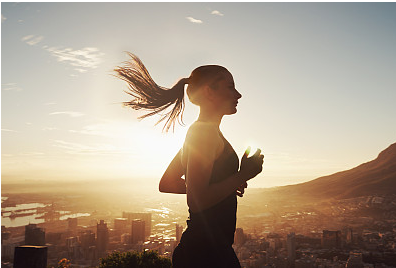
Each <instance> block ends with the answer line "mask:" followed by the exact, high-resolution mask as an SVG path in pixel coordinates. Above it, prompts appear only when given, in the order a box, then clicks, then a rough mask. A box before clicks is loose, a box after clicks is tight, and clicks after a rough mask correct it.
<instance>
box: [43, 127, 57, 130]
mask: <svg viewBox="0 0 396 268" xmlns="http://www.w3.org/2000/svg"><path fill="white" fill-rule="evenodd" d="M57 129H58V128H56V127H45V128H43V130H44V131H51V130H57Z"/></svg>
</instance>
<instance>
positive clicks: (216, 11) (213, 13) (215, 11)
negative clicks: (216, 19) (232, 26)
mask: <svg viewBox="0 0 396 268" xmlns="http://www.w3.org/2000/svg"><path fill="white" fill-rule="evenodd" d="M210 14H212V15H217V16H221V17H222V16H224V14H223V13H221V12H220V11H218V10H213V11H212V13H210Z"/></svg>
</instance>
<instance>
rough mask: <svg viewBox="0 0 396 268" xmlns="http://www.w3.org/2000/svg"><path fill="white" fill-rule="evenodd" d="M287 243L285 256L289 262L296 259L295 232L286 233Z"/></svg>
mask: <svg viewBox="0 0 396 268" xmlns="http://www.w3.org/2000/svg"><path fill="white" fill-rule="evenodd" d="M286 245H287V258H288V260H289V261H290V262H291V263H294V261H295V260H296V235H295V233H290V234H288V235H287V240H286Z"/></svg>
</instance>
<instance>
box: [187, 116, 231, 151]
mask: <svg viewBox="0 0 396 268" xmlns="http://www.w3.org/2000/svg"><path fill="white" fill-rule="evenodd" d="M221 146H223V144H222V139H221V137H220V134H219V130H218V128H217V127H216V126H215V125H213V124H210V123H206V122H194V123H193V124H192V125H191V126H190V128H189V129H188V131H187V135H186V140H185V143H184V147H185V149H187V150H189V149H192V148H194V149H195V150H194V151H200V152H201V153H203V154H206V153H209V154H211V155H212V154H213V156H214V157H216V156H217V154H218V152H219V150H220V149H221ZM205 152H206V153H205Z"/></svg>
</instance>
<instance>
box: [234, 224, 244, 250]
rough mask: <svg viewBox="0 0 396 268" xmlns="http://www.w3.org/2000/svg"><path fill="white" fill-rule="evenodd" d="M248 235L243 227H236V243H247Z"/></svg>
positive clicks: (238, 244) (239, 244)
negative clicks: (246, 235)
mask: <svg viewBox="0 0 396 268" xmlns="http://www.w3.org/2000/svg"><path fill="white" fill-rule="evenodd" d="M245 241H246V237H245V234H244V233H243V229H242V228H236V230H235V237H234V243H235V245H237V246H241V245H243V244H244V243H245Z"/></svg>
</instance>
